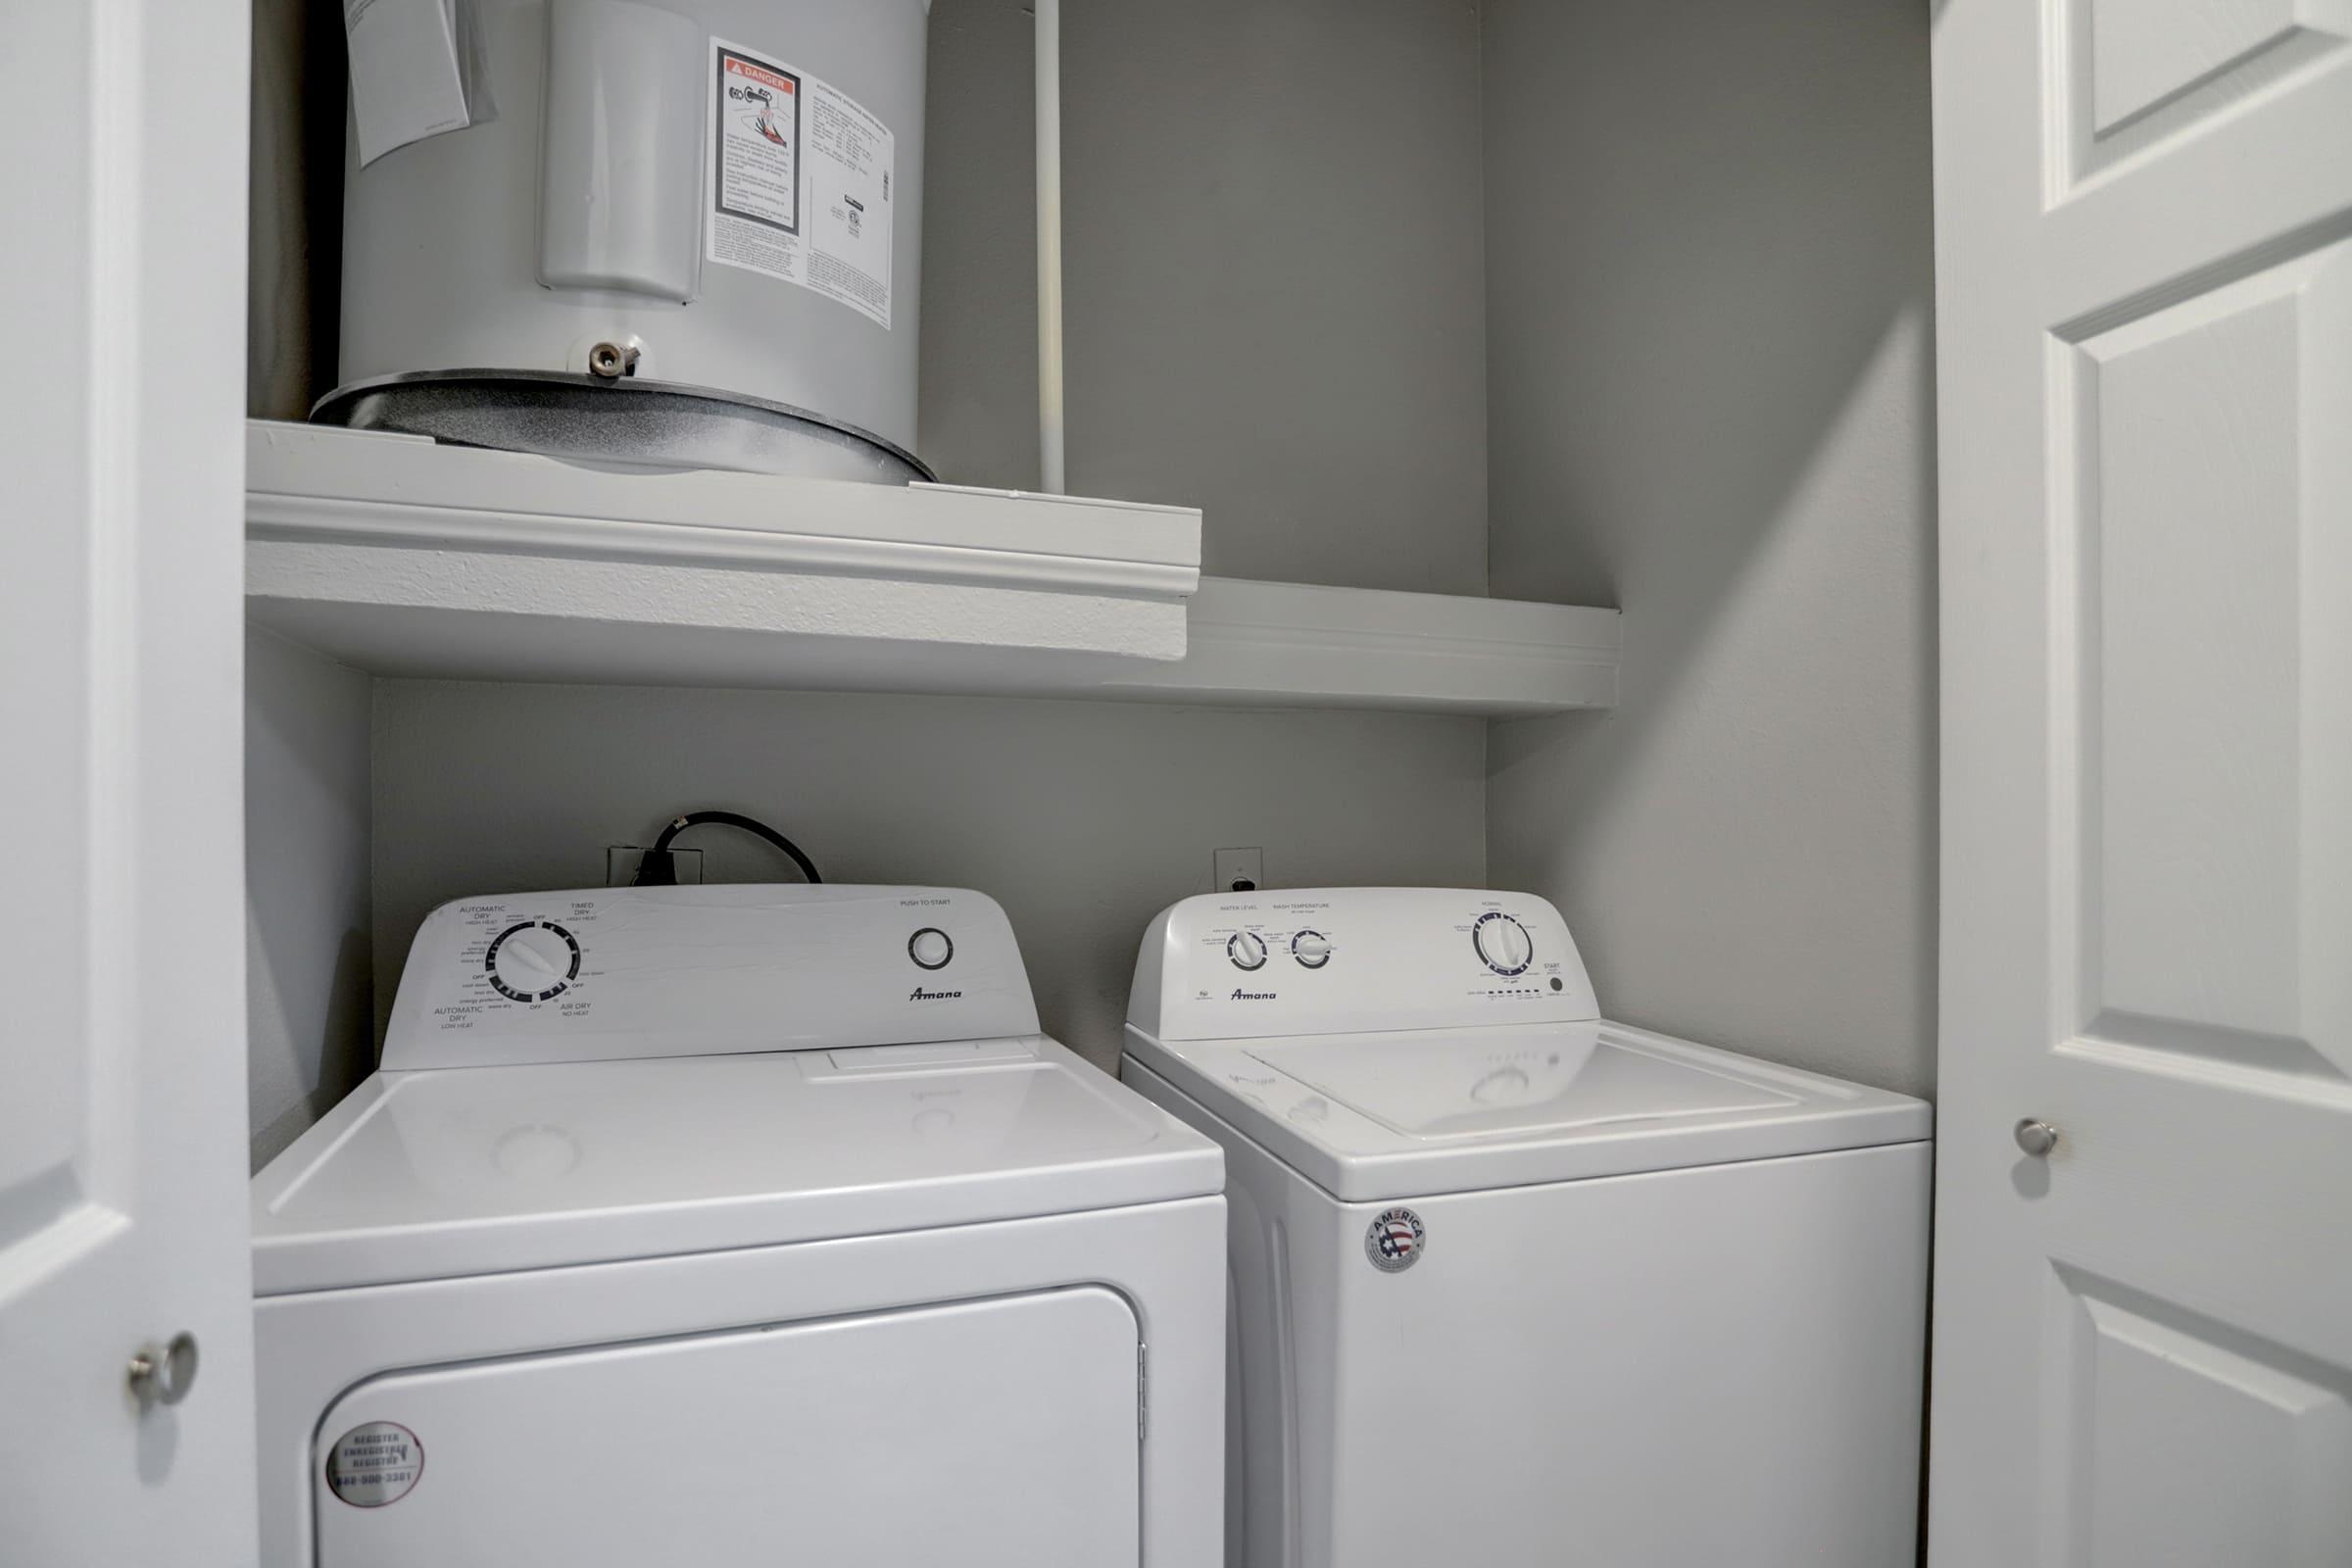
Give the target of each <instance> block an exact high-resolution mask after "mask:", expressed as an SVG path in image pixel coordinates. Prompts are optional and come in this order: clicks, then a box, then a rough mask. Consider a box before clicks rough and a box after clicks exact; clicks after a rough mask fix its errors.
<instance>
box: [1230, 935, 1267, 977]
mask: <svg viewBox="0 0 2352 1568" xmlns="http://www.w3.org/2000/svg"><path fill="white" fill-rule="evenodd" d="M1225 956H1227V957H1228V958H1231V959H1232V960H1233V966H1234V967H1235V968H1237V969H1262V968H1264V967H1265V966H1266V942H1265V939H1264V938H1263V937H1261V936H1259V935H1258V934H1257V933H1256V932H1254V931H1236V932H1235V933H1234V934H1233V936H1232V937H1231V938H1230V939H1229V940H1228V941H1227V942H1226V944H1225Z"/></svg>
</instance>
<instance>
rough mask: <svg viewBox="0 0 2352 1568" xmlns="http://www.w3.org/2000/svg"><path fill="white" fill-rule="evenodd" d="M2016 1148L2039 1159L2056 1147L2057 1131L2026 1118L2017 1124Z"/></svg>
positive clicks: (2047, 1125) (2042, 1122) (2043, 1123)
mask: <svg viewBox="0 0 2352 1568" xmlns="http://www.w3.org/2000/svg"><path fill="white" fill-rule="evenodd" d="M2017 1147H2018V1148H2020V1149H2022V1150H2024V1151H2025V1152H2027V1153H2029V1154H2032V1155H2033V1156H2034V1158H2035V1159H2040V1158H2042V1157H2043V1156H2044V1155H2046V1154H2048V1153H2049V1152H2050V1151H2051V1150H2053V1149H2056V1148H2057V1147H2058V1129H2057V1128H2055V1127H2053V1126H2051V1125H2050V1124H2049V1123H2048V1122H2046V1121H2035V1120H2034V1118H2033V1117H2031V1116H2028V1117H2027V1118H2026V1119H2025V1120H2023V1121H2021V1122H2019V1123H2018V1124H2017Z"/></svg>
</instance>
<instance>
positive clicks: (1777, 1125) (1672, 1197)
mask: <svg viewBox="0 0 2352 1568" xmlns="http://www.w3.org/2000/svg"><path fill="white" fill-rule="evenodd" d="M1127 1050H1128V1055H1127V1058H1126V1060H1125V1062H1124V1064H1123V1068H1122V1072H1123V1075H1124V1076H1125V1078H1126V1081H1127V1082H1128V1083H1130V1084H1132V1085H1134V1086H1135V1087H1136V1088H1138V1089H1139V1090H1141V1091H1142V1092H1143V1093H1144V1094H1145V1095H1147V1096H1148V1097H1150V1098H1151V1099H1152V1100H1153V1101H1154V1102H1156V1103H1159V1104H1161V1105H1164V1106H1166V1107H1167V1108H1168V1109H1170V1110H1172V1111H1174V1112H1175V1113H1176V1114H1177V1115H1179V1116H1181V1117H1183V1118H1184V1119H1185V1120H1186V1121H1188V1122H1190V1123H1191V1124H1192V1125H1193V1126H1195V1127H1197V1128H1199V1129H1201V1131H1202V1132H1205V1133H1207V1134H1208V1135H1209V1136H1210V1137H1212V1138H1214V1139H1216V1140H1217V1141H1218V1143H1220V1144H1221V1145H1223V1146H1224V1149H1225V1155H1226V1181H1227V1186H1226V1197H1227V1201H1228V1202H1229V1204H1230V1205H1231V1226H1230V1244H1229V1251H1230V1266H1231V1281H1232V1293H1233V1294H1232V1309H1233V1312H1234V1323H1233V1327H1232V1328H1231V1329H1230V1330H1229V1332H1228V1344H1229V1347H1230V1351H1231V1360H1230V1365H1229V1369H1228V1373H1229V1380H1230V1381H1229V1395H1228V1400H1229V1410H1230V1420H1231V1422H1232V1425H1231V1428H1230V1430H1229V1434H1228V1441H1227V1465H1228V1473H1227V1484H1226V1485H1227V1500H1228V1507H1229V1509H1230V1517H1229V1542H1228V1555H1227V1561H1228V1562H1229V1563H1230V1564H1233V1565H1235V1568H1426V1565H1427V1564H1431V1563H1475V1564H1478V1565H1479V1568H1567V1565H1579V1568H1724V1565H1730V1564H1738V1565H1739V1568H1892V1565H1895V1564H1907V1563H1909V1562H1911V1561H1912V1560H1913V1556H1914V1541H1915V1533H1916V1526H1917V1506H1918V1481H1919V1454H1920V1437H1921V1433H1920V1421H1921V1397H1922V1383H1923V1379H1924V1374H1925V1368H1924V1365H1923V1350H1924V1341H1925V1335H1926V1309H1927V1269H1928V1183H1929V1163H1930V1161H1929V1152H1930V1144H1929V1142H1928V1139H1929V1133H1930V1118H1929V1109H1928V1106H1927V1105H1925V1104H1924V1103H1920V1102H1919V1101H1916V1100H1910V1099H1906V1098H1904V1097H1902V1096H1900V1095H1893V1094H1887V1093H1883V1092H1880V1091H1877V1090H1872V1089H1866V1088H1862V1087H1860V1086H1857V1085H1854V1084H1847V1083H1840V1082H1838V1081H1836V1080H1833V1079H1829V1078H1823V1077H1819V1076H1816V1075H1814V1074H1811V1073H1805V1072H1798V1071H1795V1070H1793V1069H1790V1068H1787V1067H1780V1066H1775V1065H1772V1064H1770V1063H1766V1062H1762V1061H1756V1060H1751V1059H1749V1058H1746V1057H1742V1056H1737V1055H1733V1054H1730V1053H1727V1052H1722V1051H1716V1050H1711V1049H1709V1048H1707V1047H1705V1046H1699V1045H1693V1044H1691V1043H1690V1042H1688V1041H1683V1040H1676V1039H1672V1038H1669V1037H1667V1036H1664V1035H1659V1034H1654V1033H1651V1032H1649V1031H1647V1030H1642V1029H1635V1028H1629V1027H1626V1026H1623V1025H1620V1024H1615V1023H1611V1022H1607V1021H1605V1020H1603V1019H1602V1018H1601V1017H1600V1008H1599V1006H1598V1005H1597V1003H1596V1001H1595V999H1594V997H1593V988H1592V985H1591V982H1590V980H1589V979H1588V977H1587V975H1586V971H1585V967H1584V963H1583V961H1582V960H1581V959H1580V958H1579V956H1578V955H1577V951H1576V946H1575V943H1574V942H1573V941H1572V940H1571V939H1570V937H1569V934H1568V928H1567V926H1566V924H1565V923H1564V922H1563V921H1562V920H1561V918H1560V916H1559V914H1558V912H1557V911H1556V910H1554V909H1553V908H1552V907H1551V906H1550V905H1548V904H1546V903H1545V902H1544V900H1542V899H1539V898H1535V897H1532V896H1529V895H1526V894H1513V893H1488V892H1455V891H1444V890H1429V889H1405V888H1363V889H1331V890H1324V891H1312V890H1284V891H1264V892H1256V893H1248V894H1216V895H1209V896H1205V897H1201V898H1194V899H1188V900H1186V901H1184V902H1183V903H1181V904H1178V905H1176V906H1175V907H1172V908H1170V909H1168V910H1167V911H1166V912H1165V913H1163V914H1161V915H1160V916H1159V917H1158V918H1157V919H1156V920H1154V921H1153V922H1152V927H1151V929H1150V931H1149V933H1148V934H1147V935H1146V936H1145V938H1144V944H1143V951H1142V954H1141V956H1140V957H1139V958H1138V960H1137V966H1136V978H1135V989H1134V992H1133V998H1132V1004H1131V1006H1130V1009H1129V1013H1128V1032H1127Z"/></svg>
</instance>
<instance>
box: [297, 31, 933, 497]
mask: <svg viewBox="0 0 2352 1568" xmlns="http://www.w3.org/2000/svg"><path fill="white" fill-rule="evenodd" d="M459 3H460V4H461V5H471V6H472V7H474V10H473V12H472V14H471V16H470V17H469V18H467V19H466V21H467V22H468V24H469V25H470V26H471V28H472V30H473V33H474V35H475V37H476V38H478V40H479V44H480V56H479V58H480V61H481V65H482V67H483V68H484V74H486V77H487V89H488V90H487V92H486V93H484V94H482V95H481V105H480V109H481V111H482V112H480V113H477V114H476V115H475V116H474V120H475V123H470V124H467V125H466V127H465V128H463V129H460V130H455V131H450V132H447V133H444V134H439V135H431V136H428V137H426V138H425V139H423V140H419V141H414V142H411V143H409V144H408V145H406V146H399V147H395V148H394V149H393V150H392V151H390V152H388V153H385V154H383V155H382V156H380V157H378V158H376V159H375V160H373V161H372V162H370V163H368V164H367V165H366V167H362V166H361V164H360V155H359V143H358V138H357V135H356V133H355V135H354V136H353V138H352V147H351V152H350V154H349V155H348V157H347V160H346V180H347V183H346V186H345V196H344V210H343V298H342V359H341V372H340V373H341V380H342V383H343V384H342V385H340V386H339V387H338V388H337V389H336V390H335V391H334V392H333V393H331V394H329V395H328V396H327V397H326V398H324V399H322V400H321V401H320V403H319V407H318V409H317V410H316V411H315V417H319V418H321V419H328V420H333V421H336V422H340V423H348V424H353V425H359V426H363V427H368V428H382V429H397V430H407V431H411V432H415V433H418V434H424V435H430V436H433V437H435V438H437V439H441V440H446V441H455V442H461V443H465V444H468V445H475V446H492V447H505V448H510V449H515V450H523V451H538V452H548V453H553V454H556V455H559V456H565V457H573V458H586V459H593V460H595V461H599V462H609V463H620V464H640V465H647V466H711V467H735V468H751V469H759V470H763V471H770V472H791V473H805V474H815V475H820V476H827V477H846V478H866V479H875V480H883V481H897V482H905V481H907V480H908V479H911V478H927V477H929V474H928V472H927V470H925V469H924V468H923V467H922V465H921V464H920V463H919V462H918V461H917V460H916V459H915V458H914V457H913V456H912V449H913V446H914V426H915V366H916V338H915V321H916V315H917V308H918V296H919V294H920V286H919V279H920V266H921V256H922V244H921V237H922V190H923V66H924V53H925V49H924V26H925V22H926V17H927V13H928V11H929V3H928V0H661V3H660V4H645V3H640V0H459ZM492 101H494V103H495V111H494V114H495V118H488V119H487V120H486V123H485V115H486V114H487V113H489V107H490V103H491V102H492Z"/></svg>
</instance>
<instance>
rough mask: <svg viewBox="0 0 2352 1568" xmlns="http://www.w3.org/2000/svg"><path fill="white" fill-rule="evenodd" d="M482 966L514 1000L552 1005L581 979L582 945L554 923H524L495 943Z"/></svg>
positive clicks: (501, 991)
mask: <svg viewBox="0 0 2352 1568" xmlns="http://www.w3.org/2000/svg"><path fill="white" fill-rule="evenodd" d="M482 967H483V968H484V969H485V970H487V971H488V972H489V975H490V985H491V988H492V989H493V990H495V991H497V992H498V993H499V994H500V995H501V996H503V997H506V998H508V999H510V1000H511V1001H515V1002H552V1001H554V1000H555V999H556V998H558V997H560V996H562V995H563V994H564V992H565V991H568V990H569V989H571V983H572V982H573V981H574V980H577V979H578V978H579V977H580V944H579V942H578V940H577V939H575V938H574V937H573V936H572V934H571V933H570V932H569V931H566V930H564V928H563V927H562V926H560V925H558V924H556V922H555V921H553V920H524V921H521V922H519V923H518V924H515V925H511V926H509V927H507V929H505V930H504V931H501V932H500V933H499V934H498V935H497V937H496V938H494V939H493V940H492V941H491V943H490V951H489V952H488V953H487V954H485V955H484V956H483V958H482Z"/></svg>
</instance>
